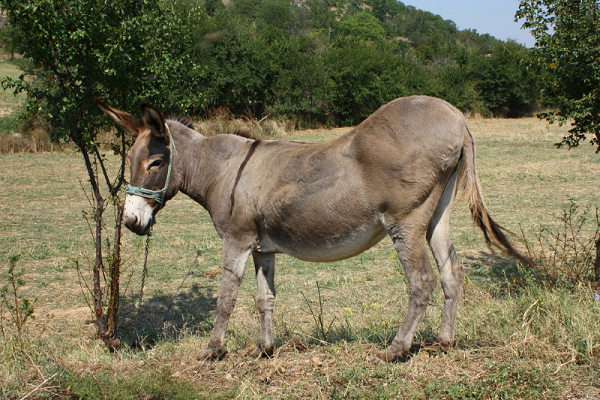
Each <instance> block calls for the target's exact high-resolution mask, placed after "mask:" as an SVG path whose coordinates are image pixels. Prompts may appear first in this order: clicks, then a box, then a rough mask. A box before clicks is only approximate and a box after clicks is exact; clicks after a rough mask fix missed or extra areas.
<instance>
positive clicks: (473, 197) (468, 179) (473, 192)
mask: <svg viewBox="0 0 600 400" xmlns="http://www.w3.org/2000/svg"><path fill="white" fill-rule="evenodd" d="M462 158H463V159H462V163H461V164H462V165H461V167H460V168H461V170H460V178H459V182H460V186H461V189H462V193H463V196H464V197H465V198H466V200H467V204H468V206H469V209H470V210H471V215H472V217H473V221H474V222H475V223H476V224H477V226H479V228H481V230H482V231H483V234H484V236H485V240H486V242H487V243H488V245H495V246H497V247H499V248H500V249H502V250H503V251H504V252H506V253H508V254H509V255H510V256H512V257H514V258H516V259H517V260H519V261H520V262H521V263H523V264H525V265H531V260H530V259H529V258H527V257H525V256H524V255H522V254H521V253H520V252H519V251H517V250H516V249H515V248H514V247H513V245H512V244H511V243H510V241H509V240H508V239H507V238H506V235H505V234H504V232H505V231H506V229H504V228H503V227H502V226H500V225H498V224H497V223H496V222H495V221H494V220H493V219H492V217H491V216H490V213H489V212H488V210H487V208H486V207H485V204H484V202H483V195H482V193H481V187H480V186H479V180H478V179H477V173H476V171H475V145H474V142H473V136H472V135H471V131H470V130H469V127H468V126H467V125H466V122H465V137H464V144H463V153H462Z"/></svg>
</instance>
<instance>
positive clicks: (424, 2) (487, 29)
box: [400, 0, 535, 47]
mask: <svg viewBox="0 0 600 400" xmlns="http://www.w3.org/2000/svg"><path fill="white" fill-rule="evenodd" d="M400 1H401V2H402V3H404V4H406V5H409V6H414V7H415V8H418V9H421V10H424V11H429V12H431V13H433V14H438V15H440V16H441V17H442V18H444V19H449V20H451V21H454V23H455V24H456V26H457V27H458V29H461V30H463V29H475V30H476V31H477V32H478V33H481V34H484V33H489V34H490V35H492V36H494V37H495V38H497V39H501V40H507V39H514V40H516V41H517V42H518V43H521V44H523V45H525V46H527V47H533V44H534V43H535V40H534V39H533V37H532V36H531V33H530V32H529V30H527V29H521V25H522V23H520V22H514V19H515V14H516V12H517V10H518V9H519V3H520V1H519V0H400Z"/></svg>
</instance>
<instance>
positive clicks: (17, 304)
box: [0, 256, 37, 350]
mask: <svg viewBox="0 0 600 400" xmlns="http://www.w3.org/2000/svg"><path fill="white" fill-rule="evenodd" d="M19 258H20V256H12V257H10V260H9V266H8V272H7V273H6V274H4V276H3V279H2V280H3V281H5V282H7V283H6V284H4V286H2V288H1V289H0V316H2V317H0V318H2V319H0V333H2V336H3V337H5V338H6V336H7V329H5V327H4V309H6V310H7V311H8V315H9V318H10V321H9V322H10V323H11V325H12V326H14V327H15V328H16V332H15V333H14V335H13V336H14V340H15V341H16V343H17V345H18V346H19V348H20V349H21V350H22V349H23V343H24V334H25V324H26V323H27V321H28V320H29V319H30V318H33V304H34V303H35V302H36V301H37V298H36V299H34V300H31V299H29V298H27V297H25V296H24V295H23V294H22V289H23V287H24V286H25V281H24V280H23V270H20V271H15V268H16V266H17V262H18V261H19Z"/></svg>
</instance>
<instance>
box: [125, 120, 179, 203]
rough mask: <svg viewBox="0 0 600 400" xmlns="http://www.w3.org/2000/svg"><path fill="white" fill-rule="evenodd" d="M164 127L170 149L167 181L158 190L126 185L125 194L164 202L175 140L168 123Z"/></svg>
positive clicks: (169, 179)
mask: <svg viewBox="0 0 600 400" xmlns="http://www.w3.org/2000/svg"><path fill="white" fill-rule="evenodd" d="M165 127H166V128H167V132H168V133H169V144H170V145H171V148H170V150H171V151H170V153H169V169H168V170H167V181H166V182H165V187H163V188H162V189H160V190H150V189H144V188H141V187H136V186H131V185H127V187H126V188H125V193H127V194H130V195H132V196H140V197H144V198H146V199H150V200H154V201H156V202H158V203H160V204H161V205H164V204H165V195H166V193H167V189H168V188H169V183H170V182H171V170H172V169H173V153H174V152H175V142H174V141H173V136H171V130H170V129H169V125H167V124H165Z"/></svg>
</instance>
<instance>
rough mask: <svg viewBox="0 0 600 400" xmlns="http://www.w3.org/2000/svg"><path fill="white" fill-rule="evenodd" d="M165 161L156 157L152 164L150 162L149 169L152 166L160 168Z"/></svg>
mask: <svg viewBox="0 0 600 400" xmlns="http://www.w3.org/2000/svg"><path fill="white" fill-rule="evenodd" d="M162 163H163V161H162V160H161V159H156V160H154V161H152V162H151V163H150V164H148V171H150V170H151V169H152V168H158V167H160V166H161V165H162Z"/></svg>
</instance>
